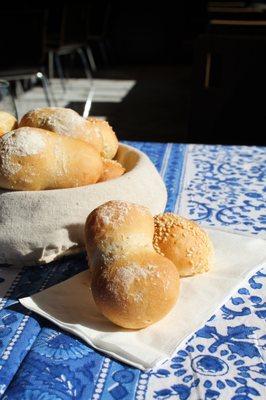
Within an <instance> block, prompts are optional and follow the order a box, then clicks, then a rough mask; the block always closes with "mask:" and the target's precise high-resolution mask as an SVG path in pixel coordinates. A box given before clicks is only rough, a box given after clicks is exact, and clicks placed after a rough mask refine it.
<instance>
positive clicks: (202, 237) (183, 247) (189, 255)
mask: <svg viewBox="0 0 266 400" xmlns="http://www.w3.org/2000/svg"><path fill="white" fill-rule="evenodd" d="M154 226H155V231H154V238H153V245H154V248H155V250H156V251H157V252H158V253H159V254H161V255H163V256H165V257H167V258H169V260H171V261H172V262H173V263H174V264H175V266H176V267H177V269H178V272H179V275H180V276H181V277H182V276H190V275H195V274H199V273H202V272H207V271H209V269H210V268H211V266H212V259H213V245H212V242H211V240H210V238H209V236H208V235H207V233H206V232H205V231H204V230H203V229H201V228H200V226H199V225H198V224H196V223H195V222H194V221H191V220H188V219H186V218H182V217H180V216H179V215H176V214H173V213H165V214H162V215H157V216H156V217H154Z"/></svg>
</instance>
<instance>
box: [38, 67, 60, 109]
mask: <svg viewBox="0 0 266 400" xmlns="http://www.w3.org/2000/svg"><path fill="white" fill-rule="evenodd" d="M36 77H37V78H38V79H40V81H41V83H42V87H43V91H44V96H45V99H46V102H47V104H48V106H49V107H51V106H52V102H53V103H54V105H55V106H56V105H57V102H56V99H55V97H54V94H53V91H52V89H51V88H50V85H49V81H48V79H47V78H46V76H45V75H44V74H43V73H42V72H37V74H36ZM51 99H52V101H51Z"/></svg>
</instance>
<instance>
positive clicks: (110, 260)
mask: <svg viewBox="0 0 266 400" xmlns="http://www.w3.org/2000/svg"><path fill="white" fill-rule="evenodd" d="M153 233H154V223H153V217H152V215H151V214H150V212H149V210H148V209H147V208H146V207H143V206H139V205H137V204H132V203H127V202H121V201H110V202H107V203H105V204H103V205H102V206H100V207H98V208H96V209H95V210H94V211H93V212H92V213H91V214H90V215H89V216H88V218H87V221H86V224H85V243H86V249H87V254H88V259H89V263H90V266H91V271H92V284H91V287H92V294H93V297H94V300H95V303H96V305H97V306H98V308H99V309H100V310H101V312H102V314H103V315H105V316H106V317H107V318H108V319H110V320H111V321H112V322H114V323H115V324H117V325H119V326H122V327H124V328H128V329H140V328H144V327H146V326H148V325H150V324H152V323H154V322H156V321H158V320H160V319H161V318H163V317H164V316H165V315H166V314H167V313H168V312H169V311H170V309H171V308H172V307H173V305H174V304H175V302H176V299H177V296H178V293H179V276H178V272H177V270H176V267H175V266H174V264H173V263H172V262H171V261H170V260H168V259H167V258H165V257H162V256H161V255H159V254H157V253H156V252H155V250H154V248H153V245H152V238H153Z"/></svg>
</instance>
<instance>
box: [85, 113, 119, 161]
mask: <svg viewBox="0 0 266 400" xmlns="http://www.w3.org/2000/svg"><path fill="white" fill-rule="evenodd" d="M87 121H88V124H89V126H90V129H92V130H96V131H97V132H100V133H101V135H102V138H103V150H102V156H103V157H104V158H109V159H112V158H114V156H115V155H116V153H117V149H118V139H117V137H116V134H115V133H114V131H113V129H112V127H111V126H110V125H109V124H108V122H107V121H104V120H102V119H99V118H92V117H89V118H88V119H87Z"/></svg>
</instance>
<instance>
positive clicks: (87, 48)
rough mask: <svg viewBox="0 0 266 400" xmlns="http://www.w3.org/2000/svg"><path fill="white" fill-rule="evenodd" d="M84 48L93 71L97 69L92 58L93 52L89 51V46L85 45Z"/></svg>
mask: <svg viewBox="0 0 266 400" xmlns="http://www.w3.org/2000/svg"><path fill="white" fill-rule="evenodd" d="M85 49H86V53H87V57H88V60H89V63H90V66H91V69H92V71H93V72H95V71H97V67H96V64H95V60H94V56H93V53H92V51H91V48H90V46H86V47H85Z"/></svg>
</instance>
